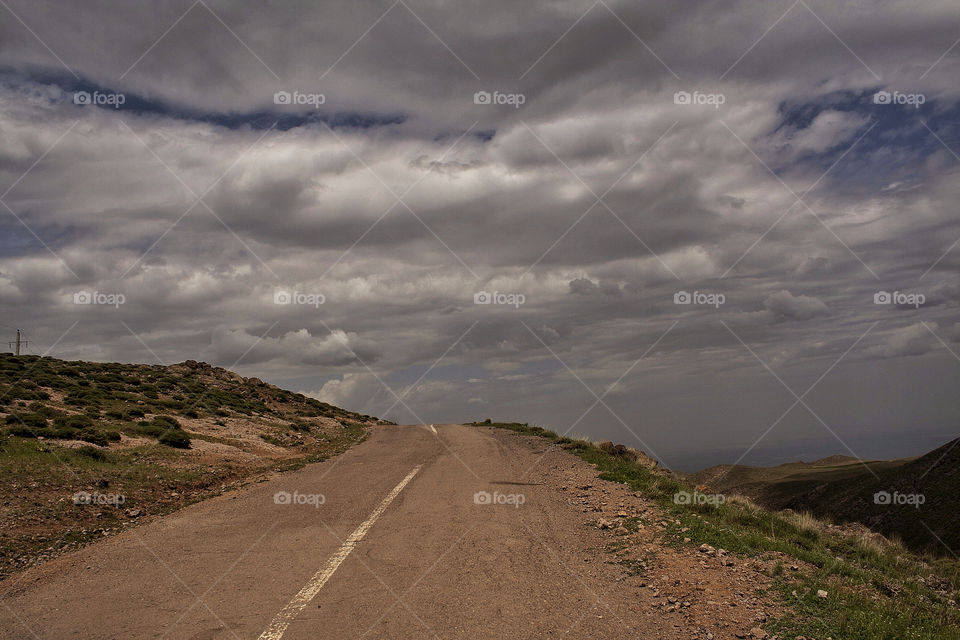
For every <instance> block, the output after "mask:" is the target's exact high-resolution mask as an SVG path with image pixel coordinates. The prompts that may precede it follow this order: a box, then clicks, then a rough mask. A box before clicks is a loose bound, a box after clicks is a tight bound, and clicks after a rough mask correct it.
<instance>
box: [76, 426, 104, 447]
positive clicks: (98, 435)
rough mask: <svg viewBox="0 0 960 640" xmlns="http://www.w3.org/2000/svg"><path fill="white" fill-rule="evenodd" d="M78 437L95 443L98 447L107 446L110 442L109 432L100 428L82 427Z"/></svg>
mask: <svg viewBox="0 0 960 640" xmlns="http://www.w3.org/2000/svg"><path fill="white" fill-rule="evenodd" d="M77 438H78V439H79V440H83V441H84V442H89V443H90V444H95V445H97V446H98V447H105V446H107V444H109V441H108V440H107V434H105V433H104V432H103V431H100V430H98V429H81V430H80V431H79V432H78V434H77Z"/></svg>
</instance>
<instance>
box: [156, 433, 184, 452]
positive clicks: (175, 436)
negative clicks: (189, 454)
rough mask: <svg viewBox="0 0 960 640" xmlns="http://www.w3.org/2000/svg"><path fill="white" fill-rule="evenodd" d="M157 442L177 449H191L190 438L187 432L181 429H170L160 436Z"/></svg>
mask: <svg viewBox="0 0 960 640" xmlns="http://www.w3.org/2000/svg"><path fill="white" fill-rule="evenodd" d="M157 442H159V443H160V444H165V445H167V446H168V447H175V448H177V449H189V448H190V436H188V435H187V434H186V432H185V431H181V430H180V429H170V430H169V431H167V432H165V433H163V434H161V435H160V437H159V438H157Z"/></svg>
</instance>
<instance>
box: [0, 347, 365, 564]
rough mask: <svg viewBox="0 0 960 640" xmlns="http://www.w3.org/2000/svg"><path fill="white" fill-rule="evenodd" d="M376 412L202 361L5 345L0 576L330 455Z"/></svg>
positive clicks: (0, 401)
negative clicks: (149, 361)
mask: <svg viewBox="0 0 960 640" xmlns="http://www.w3.org/2000/svg"><path fill="white" fill-rule="evenodd" d="M378 422H380V421H378V420H377V419H376V418H373V417H371V416H367V415H362V414H357V413H352V412H349V411H345V410H343V409H340V408H339V407H335V406H332V405H329V404H326V403H323V402H320V401H318V400H316V399H314V398H309V397H306V396H303V395H301V394H297V393H292V392H290V391H286V390H283V389H279V388H277V387H274V386H273V385H269V384H266V383H264V382H262V381H260V380H258V379H256V378H243V377H241V376H239V375H237V374H235V373H232V372H230V371H226V370H224V369H218V368H215V367H211V366H210V365H207V364H204V363H200V362H193V361H187V362H184V363H181V364H178V365H173V366H170V367H164V366H148V365H127V364H117V363H91V362H66V361H62V360H57V359H55V358H41V357H38V356H20V357H15V356H13V355H10V354H0V492H2V499H0V578H3V577H5V576H7V575H9V574H10V573H13V572H15V571H17V570H20V569H23V568H25V567H27V566H30V565H32V564H36V563H38V562H42V561H43V560H46V559H48V558H49V557H52V556H54V555H56V554H58V553H60V552H62V551H64V550H69V549H73V548H77V547H79V546H81V545H83V544H85V543H87V542H89V541H90V540H94V539H96V538H98V537H101V536H104V535H111V534H113V533H115V532H117V531H120V530H121V529H122V528H123V527H125V526H129V525H131V524H133V523H134V522H136V521H138V520H141V519H143V518H145V517H150V516H159V515H164V514H166V513H170V512H171V511H174V510H176V509H179V508H181V507H184V506H186V505H189V504H192V503H194V502H197V501H199V500H202V499H205V498H207V497H210V496H214V495H217V494H219V493H222V492H223V491H227V490H230V489H232V488H235V487H237V486H240V485H242V484H244V483H247V482H251V481H256V480H257V479H259V478H262V477H265V476H266V474H268V473H271V472H274V471H286V470H291V469H296V468H299V467H302V466H303V465H305V464H307V463H310V462H316V461H320V460H323V459H325V458H328V457H330V456H335V455H337V454H339V453H341V452H343V451H344V450H346V449H347V448H348V447H350V446H351V445H353V444H355V443H357V442H359V441H361V440H363V439H364V438H365V437H366V434H367V431H368V428H369V426H370V425H372V424H376V423H378Z"/></svg>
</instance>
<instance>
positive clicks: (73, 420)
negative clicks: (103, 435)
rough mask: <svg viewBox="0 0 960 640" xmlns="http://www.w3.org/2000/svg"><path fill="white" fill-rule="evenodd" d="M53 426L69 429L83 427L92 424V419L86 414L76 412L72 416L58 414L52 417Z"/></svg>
mask: <svg viewBox="0 0 960 640" xmlns="http://www.w3.org/2000/svg"><path fill="white" fill-rule="evenodd" d="M53 425H54V426H55V427H66V428H69V429H85V428H87V427H92V426H93V420H92V419H91V418H90V416H88V415H84V414H77V415H72V416H59V417H57V418H54V420H53Z"/></svg>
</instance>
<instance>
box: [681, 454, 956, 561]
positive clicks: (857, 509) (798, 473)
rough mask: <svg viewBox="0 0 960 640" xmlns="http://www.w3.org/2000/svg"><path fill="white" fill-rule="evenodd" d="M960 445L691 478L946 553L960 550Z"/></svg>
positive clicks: (734, 468) (724, 468) (714, 470)
mask: <svg viewBox="0 0 960 640" xmlns="http://www.w3.org/2000/svg"><path fill="white" fill-rule="evenodd" d="M958 443H960V440H953V441H951V442H948V443H947V444H945V445H943V446H942V447H939V448H938V449H936V450H934V451H931V452H930V453H928V454H926V455H924V456H921V457H919V458H906V459H901V460H871V461H861V460H858V459H856V458H850V457H848V456H830V457H829V458H824V459H822V460H817V461H815V462H792V463H788V464H784V465H780V466H778V467H749V466H745V465H719V466H715V467H710V468H708V469H704V470H702V471H698V472H697V473H693V474H688V475H687V476H685V479H686V480H687V481H688V482H690V483H692V484H694V485H698V486H701V485H706V487H707V488H708V489H709V490H710V491H712V492H717V493H723V494H741V495H745V496H748V497H750V498H751V499H753V500H754V501H755V502H757V503H758V504H760V505H762V506H764V507H766V508H768V509H774V510H783V509H792V510H794V511H809V512H811V513H813V514H814V515H816V516H817V517H820V518H824V519H828V520H831V521H833V522H836V523H847V522H859V523H861V524H863V525H865V526H867V527H869V528H870V529H872V530H874V531H877V532H879V533H882V534H884V535H886V536H898V537H900V538H901V539H903V541H904V543H905V544H907V545H908V546H910V547H912V548H914V549H917V550H923V551H931V552H934V553H939V554H943V553H949V549H960V518H957V517H956V506H955V495H956V488H957V487H958V482H960V444H958ZM938 538H939V540H938Z"/></svg>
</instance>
